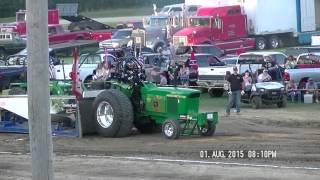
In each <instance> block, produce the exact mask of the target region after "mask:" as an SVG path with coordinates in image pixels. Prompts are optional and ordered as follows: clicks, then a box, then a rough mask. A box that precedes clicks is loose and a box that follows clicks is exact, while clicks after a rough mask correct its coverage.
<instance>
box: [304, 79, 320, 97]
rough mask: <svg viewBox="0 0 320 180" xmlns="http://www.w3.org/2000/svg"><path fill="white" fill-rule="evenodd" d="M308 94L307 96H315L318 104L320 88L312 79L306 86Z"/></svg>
mask: <svg viewBox="0 0 320 180" xmlns="http://www.w3.org/2000/svg"><path fill="white" fill-rule="evenodd" d="M306 93H307V94H313V97H314V98H315V102H316V103H318V102H319V100H318V98H319V96H318V87H317V84H316V83H315V82H314V81H313V79H312V78H309V79H308V82H307V84H306Z"/></svg>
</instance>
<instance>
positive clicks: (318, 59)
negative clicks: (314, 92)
mask: <svg viewBox="0 0 320 180" xmlns="http://www.w3.org/2000/svg"><path fill="white" fill-rule="evenodd" d="M295 61H296V62H295V64H296V65H295V67H294V68H293V69H287V70H285V73H284V80H285V81H287V82H288V81H290V80H294V82H295V83H297V84H298V87H299V88H303V86H304V84H305V83H306V82H307V80H308V79H309V78H312V79H313V80H314V81H315V82H318V83H319V82H320V52H319V53H303V54H300V55H299V56H298V57H297V59H296V60H295Z"/></svg>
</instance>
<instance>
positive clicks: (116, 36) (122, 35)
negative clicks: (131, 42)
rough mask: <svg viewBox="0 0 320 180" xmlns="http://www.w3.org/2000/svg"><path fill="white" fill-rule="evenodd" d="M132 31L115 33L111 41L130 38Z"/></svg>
mask: <svg viewBox="0 0 320 180" xmlns="http://www.w3.org/2000/svg"><path fill="white" fill-rule="evenodd" d="M131 33H132V31H131V30H127V31H123V30H122V31H121V30H120V31H117V32H115V33H114V35H113V36H112V39H122V38H125V37H128V36H131Z"/></svg>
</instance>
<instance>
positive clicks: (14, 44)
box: [0, 33, 26, 61]
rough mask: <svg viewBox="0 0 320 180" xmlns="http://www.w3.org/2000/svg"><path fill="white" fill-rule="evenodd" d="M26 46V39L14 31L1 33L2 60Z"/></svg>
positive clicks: (0, 54)
mask: <svg viewBox="0 0 320 180" xmlns="http://www.w3.org/2000/svg"><path fill="white" fill-rule="evenodd" d="M25 47H26V41H25V40H23V39H22V38H21V37H19V36H16V35H15V34H14V33H0V60H3V61H4V60H5V59H6V57H7V56H8V55H12V54H15V53H17V52H19V51H21V50H22V49H24V48H25Z"/></svg>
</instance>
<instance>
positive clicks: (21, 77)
mask: <svg viewBox="0 0 320 180" xmlns="http://www.w3.org/2000/svg"><path fill="white" fill-rule="evenodd" d="M26 74H27V67H26V66H0V92H1V91H2V90H3V89H7V88H9V85H10V83H13V82H19V81H26V78H27V76H26Z"/></svg>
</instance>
